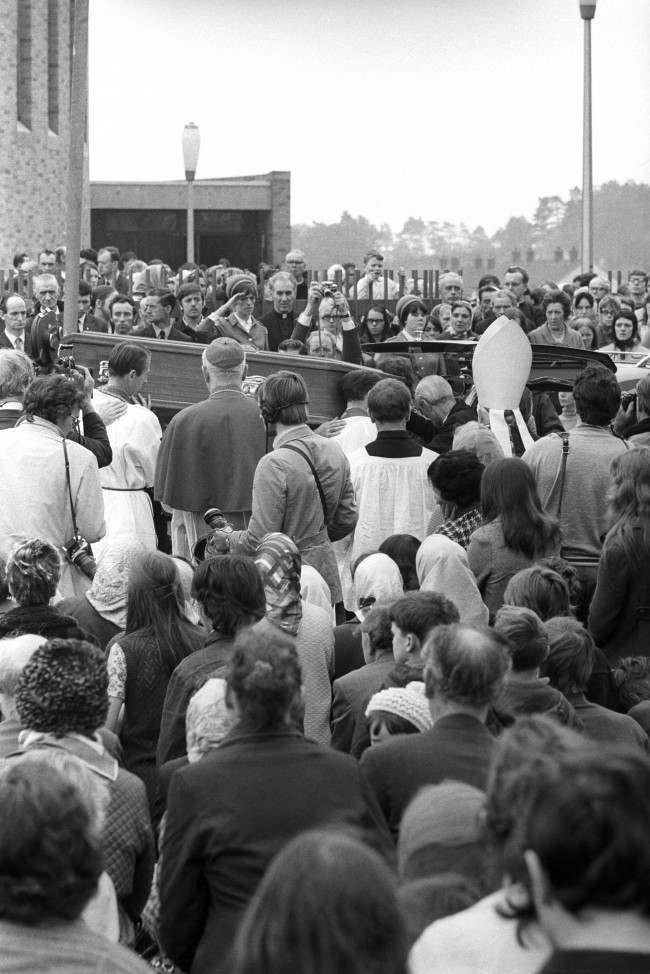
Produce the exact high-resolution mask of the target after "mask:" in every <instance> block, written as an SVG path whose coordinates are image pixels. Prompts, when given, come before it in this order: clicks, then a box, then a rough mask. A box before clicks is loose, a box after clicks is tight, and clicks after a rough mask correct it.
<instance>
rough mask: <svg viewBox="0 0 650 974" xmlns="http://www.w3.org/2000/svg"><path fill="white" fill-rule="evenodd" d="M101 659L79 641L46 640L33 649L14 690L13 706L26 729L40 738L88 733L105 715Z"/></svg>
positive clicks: (105, 678)
mask: <svg viewBox="0 0 650 974" xmlns="http://www.w3.org/2000/svg"><path fill="white" fill-rule="evenodd" d="M107 690H108V674H107V671H106V660H105V658H104V654H103V653H102V652H101V650H100V649H98V648H97V647H96V646H93V645H92V644H91V643H86V642H82V641H81V640H80V639H52V640H50V642H47V643H46V644H45V645H44V646H42V647H41V648H40V649H37V650H36V652H35V653H34V655H33V656H32V658H31V659H30V661H29V663H27V665H26V666H25V668H24V670H23V672H22V673H21V675H20V678H19V680H18V685H17V687H16V696H15V704H16V710H17V711H18V716H19V718H20V723H21V724H22V726H23V727H24V728H25V729H26V730H34V731H40V732H41V733H43V734H54V735H55V736H56V737H62V736H63V735H64V734H72V733H76V734H94V733H95V731H96V730H97V728H98V727H101V725H102V724H103V723H104V720H105V719H106V714H107V712H108V693H107Z"/></svg>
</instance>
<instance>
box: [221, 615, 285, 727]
mask: <svg viewBox="0 0 650 974" xmlns="http://www.w3.org/2000/svg"><path fill="white" fill-rule="evenodd" d="M227 682H228V692H229V694H230V693H232V694H234V696H235V698H236V701H237V711H238V714H239V722H240V724H241V725H242V726H243V727H245V728H246V729H247V730H249V731H273V730H281V729H283V728H286V727H287V726H289V725H290V724H291V723H292V717H294V716H296V715H297V713H298V710H299V709H300V705H301V700H300V696H301V686H302V673H301V669H300V662H299V661H298V654H297V652H296V648H295V645H294V642H293V640H292V639H291V638H290V637H288V636H286V635H284V634H283V633H282V632H281V631H280V630H278V629H276V628H275V627H270V626H269V627H265V628H264V629H263V630H262V629H258V630H253V629H247V630H245V631H244V632H242V633H240V635H239V636H238V637H237V641H236V643H235V649H234V653H233V656H232V660H231V663H230V669H229V671H228V676H227Z"/></svg>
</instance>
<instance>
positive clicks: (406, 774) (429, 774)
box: [361, 714, 495, 836]
mask: <svg viewBox="0 0 650 974" xmlns="http://www.w3.org/2000/svg"><path fill="white" fill-rule="evenodd" d="M494 747H495V742H494V738H493V737H492V736H491V734H490V732H489V731H488V729H487V727H486V726H485V724H482V723H481V722H480V721H479V720H477V719H476V718H475V717H470V716H469V715H467V714H450V715H449V716H447V717H441V718H440V719H439V720H437V721H436V723H435V724H434V726H433V727H432V728H431V730H428V731H424V733H421V734H400V735H398V736H396V737H394V738H393V739H392V740H389V741H385V742H384V743H383V744H378V745H377V746H375V747H371V748H369V749H368V750H367V751H364V753H363V756H362V758H361V770H362V771H363V772H364V774H365V775H366V778H367V779H368V782H369V784H370V786H371V788H372V789H373V791H374V792H375V795H376V796H377V799H378V801H379V805H380V807H381V810H382V812H383V813H384V815H385V817H386V821H387V822H388V825H389V827H390V829H391V831H392V832H393V835H394V836H397V833H398V830H399V824H400V821H401V819H402V814H403V813H404V811H405V809H406V807H407V805H408V804H409V802H410V801H411V799H412V798H413V797H414V796H415V794H416V793H417V792H418V791H419V790H420V788H423V787H424V786H425V785H435V784H438V783H439V782H441V781H444V780H445V779H446V778H449V779H451V780H452V781H463V782H466V783H467V784H468V785H474V787H475V788H480V789H481V790H485V786H486V783H487V773H488V767H489V765H490V761H491V758H492V754H493V752H494Z"/></svg>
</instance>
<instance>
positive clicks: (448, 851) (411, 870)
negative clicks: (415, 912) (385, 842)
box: [397, 781, 485, 879]
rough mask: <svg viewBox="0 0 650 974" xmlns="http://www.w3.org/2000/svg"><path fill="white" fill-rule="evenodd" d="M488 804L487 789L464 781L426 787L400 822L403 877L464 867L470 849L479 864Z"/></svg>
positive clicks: (399, 865)
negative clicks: (485, 808) (483, 823)
mask: <svg viewBox="0 0 650 974" xmlns="http://www.w3.org/2000/svg"><path fill="white" fill-rule="evenodd" d="M484 805H485V794H484V792H482V791H480V790H479V789H478V788H474V787H473V786H472V785H468V784H465V783H464V782H460V781H443V782H441V783H440V784H437V785H428V786H427V787H426V788H422V789H421V790H420V791H419V792H418V793H417V795H416V796H415V798H414V799H413V800H412V801H411V802H410V804H409V805H408V807H407V809H406V811H405V812H404V815H403V816H402V821H401V823H400V828H399V839H398V842H397V868H398V873H399V875H400V877H402V878H407V879H415V878H416V877H418V876H427V875H432V874H433V873H440V872H442V873H444V872H456V871H461V870H460V869H459V864H460V863H461V862H462V861H463V860H465V858H466V854H467V853H476V854H475V855H469V856H467V859H470V858H471V859H472V860H473V861H474V863H475V864H476V861H477V860H478V859H479V858H480V855H479V849H478V845H479V841H480V838H481V825H480V820H481V813H482V811H483V808H484ZM452 850H456V851H455V852H454V851H452ZM466 874H467V873H466Z"/></svg>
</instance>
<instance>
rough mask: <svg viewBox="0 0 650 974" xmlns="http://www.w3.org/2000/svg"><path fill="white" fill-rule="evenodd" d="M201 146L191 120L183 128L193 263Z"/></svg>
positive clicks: (189, 247)
mask: <svg viewBox="0 0 650 974" xmlns="http://www.w3.org/2000/svg"><path fill="white" fill-rule="evenodd" d="M200 146H201V136H200V135H199V127H198V125H195V124H194V122H190V123H189V124H188V125H186V126H185V128H184V129H183V165H184V166H185V179H186V180H187V260H188V263H192V264H193V263H194V198H193V191H194V177H195V175H196V166H197V163H198V161H199V148H200Z"/></svg>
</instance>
